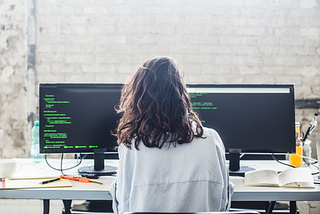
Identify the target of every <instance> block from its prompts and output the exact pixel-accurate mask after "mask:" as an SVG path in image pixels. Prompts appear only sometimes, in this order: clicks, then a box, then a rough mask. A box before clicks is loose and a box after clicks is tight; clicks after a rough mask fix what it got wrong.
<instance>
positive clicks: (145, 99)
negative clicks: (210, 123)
mask: <svg viewBox="0 0 320 214" xmlns="http://www.w3.org/2000/svg"><path fill="white" fill-rule="evenodd" d="M117 111H118V113H122V114H123V116H122V119H121V120H120V122H119V125H118V129H117V137H118V144H119V149H118V151H119V159H120V160H119V168H118V174H117V179H116V180H115V182H114V183H113V184H112V185H111V187H110V192H111V195H112V196H113V209H114V212H115V213H123V212H128V211H130V212H138V211H140V212H141V211H153V212H156V211H159V212H160V211H180V212H182V211H190V212H192V211H193V212H208V211H225V210H228V209H229V207H230V203H231V201H230V198H231V195H232V192H233V185H232V183H229V175H228V170H227V166H226V161H225V149H224V145H223V143H222V141H221V139H220V137H219V135H218V134H217V132H215V131H214V130H213V129H209V128H205V127H202V125H201V122H200V120H199V118H198V117H197V115H196V114H195V113H194V112H193V110H192V108H191V103H190V98H189V96H188V93H187V89H186V85H185V83H184V81H183V71H182V68H181V67H180V65H179V64H178V63H177V62H176V61H175V60H174V59H172V58H169V57H156V58H153V59H150V60H147V61H145V62H144V63H142V65H140V67H139V68H138V70H137V71H136V72H135V73H134V75H133V76H132V77H131V79H130V81H129V82H128V83H127V84H126V85H124V87H123V90H122V95H121V100H120V106H119V109H118V110H117Z"/></svg>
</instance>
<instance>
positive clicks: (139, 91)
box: [116, 57, 203, 149]
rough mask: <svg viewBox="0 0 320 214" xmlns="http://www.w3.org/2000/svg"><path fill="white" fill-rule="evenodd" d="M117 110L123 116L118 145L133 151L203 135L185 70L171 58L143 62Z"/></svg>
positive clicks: (182, 141) (186, 140) (125, 88)
mask: <svg viewBox="0 0 320 214" xmlns="http://www.w3.org/2000/svg"><path fill="white" fill-rule="evenodd" d="M116 110H117V112H118V113H122V114H123V116H122V118H121V120H120V122H119V125H118V129H117V133H116V135H117V138H118V144H119V145H120V144H121V143H123V144H124V145H125V146H126V147H128V148H130V149H131V145H132V144H133V143H134V147H135V148H136V149H138V145H139V143H140V142H143V144H144V145H145V146H146V147H157V148H160V149H161V148H162V147H163V145H164V144H165V143H166V142H168V143H169V146H170V145H173V146H176V144H177V143H178V144H183V143H190V142H191V141H192V140H193V138H194V137H202V135H203V127H202V125H201V122H200V119H199V118H198V117H197V115H196V114H195V113H194V112H193V110H192V108H191V103H190V98H189V95H188V93H187V88H186V85H185V83H184V81H183V70H182V67H181V66H180V65H179V64H178V63H177V62H176V61H175V60H174V59H172V58H170V57H156V58H153V59H150V60H147V61H145V62H143V63H142V64H141V65H140V67H139V68H138V70H137V71H136V72H135V73H134V74H133V76H132V77H131V79H130V80H129V82H128V83H127V84H125V85H124V87H123V89H122V93H121V99H120V105H119V107H118V109H116ZM192 121H194V123H195V125H196V129H195V132H194V131H193V129H192V123H193V122H192Z"/></svg>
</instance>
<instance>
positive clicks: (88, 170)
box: [78, 149, 118, 176]
mask: <svg viewBox="0 0 320 214" xmlns="http://www.w3.org/2000/svg"><path fill="white" fill-rule="evenodd" d="M104 152H105V150H104V149H95V150H94V154H93V160H94V165H93V166H83V167H80V168H79V169H78V172H79V173H80V174H93V175H98V176H103V175H112V174H115V173H117V169H118V167H116V166H108V165H104Z"/></svg>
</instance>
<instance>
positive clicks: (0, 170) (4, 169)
mask: <svg viewBox="0 0 320 214" xmlns="http://www.w3.org/2000/svg"><path fill="white" fill-rule="evenodd" d="M17 165H18V164H17V161H15V160H12V159H0V179H1V178H11V177H12V175H13V174H14V173H15V172H17V171H18V170H20V168H21V167H20V168H19V169H17Z"/></svg>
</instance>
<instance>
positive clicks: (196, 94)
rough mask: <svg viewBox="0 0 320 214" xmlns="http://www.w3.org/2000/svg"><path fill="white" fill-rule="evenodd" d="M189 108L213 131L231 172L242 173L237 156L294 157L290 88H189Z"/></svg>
mask: <svg viewBox="0 0 320 214" xmlns="http://www.w3.org/2000/svg"><path fill="white" fill-rule="evenodd" d="M188 93H189V95H190V97H191V102H192V108H193V109H194V110H195V111H196V112H197V114H198V115H199V116H200V118H201V120H202V123H203V126H205V127H209V128H213V129H215V130H216V131H217V132H218V133H219V135H220V137H221V139H222V141H223V143H224V145H225V148H226V151H227V152H228V153H229V159H230V163H229V167H230V171H231V172H236V171H239V170H240V173H243V172H244V171H246V170H250V168H248V167H247V168H246V167H243V168H240V163H239V155H240V153H294V152H295V131H294V129H295V125H294V124H295V105H294V104H295V102H294V85H291V84H189V85H188Z"/></svg>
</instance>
